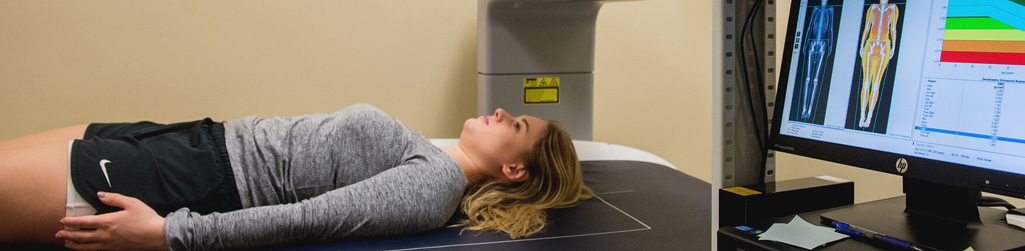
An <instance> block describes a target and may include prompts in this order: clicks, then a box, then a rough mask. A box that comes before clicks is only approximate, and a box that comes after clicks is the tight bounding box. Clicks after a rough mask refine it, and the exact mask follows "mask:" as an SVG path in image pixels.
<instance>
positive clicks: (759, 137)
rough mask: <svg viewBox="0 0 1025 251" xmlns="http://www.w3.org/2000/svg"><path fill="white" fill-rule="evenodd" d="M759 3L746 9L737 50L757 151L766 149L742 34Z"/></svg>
mask: <svg viewBox="0 0 1025 251" xmlns="http://www.w3.org/2000/svg"><path fill="white" fill-rule="evenodd" d="M759 3H760V1H758V0H756V1H755V3H754V4H753V5H752V6H751V8H750V9H748V12H747V17H746V18H745V20H744V25H743V26H742V28H741V30H740V36H739V37H740V50H739V53H738V54H740V68H741V69H742V71H743V74H742V76H743V77H744V88H745V90H746V92H747V96H748V108H750V110H751V117H752V120H753V121H754V125H755V126H754V129H755V135H756V136H757V137H756V138H757V140H758V149H760V150H761V149H766V148H765V143H764V142H763V140H762V132H761V126H760V125H761V123H760V122H758V116H757V113H758V111H757V110H756V109H755V105H754V97H752V95H753V88H751V80H750V78H749V76H748V75H749V71H748V70H747V55H746V54H747V53H746V50H747V46H746V45H745V43H744V33H746V32H747V29H748V28H749V27H748V26H750V25H751V23H752V22H753V21H754V13H755V10H756V9H757V7H758V5H759ZM756 75H757V74H756ZM762 155H763V156H764V155H765V154H764V153H762Z"/></svg>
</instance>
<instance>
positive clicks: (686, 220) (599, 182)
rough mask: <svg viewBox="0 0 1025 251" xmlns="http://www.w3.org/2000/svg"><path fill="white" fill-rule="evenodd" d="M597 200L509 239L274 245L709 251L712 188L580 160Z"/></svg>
mask: <svg viewBox="0 0 1025 251" xmlns="http://www.w3.org/2000/svg"><path fill="white" fill-rule="evenodd" d="M582 165H583V171H584V182H585V183H586V184H587V185H588V186H590V187H591V188H592V189H593V190H594V191H595V194H596V196H595V197H594V198H592V199H590V200H586V201H581V202H580V203H579V204H578V205H577V206H576V207H574V208H567V209H555V210H549V211H548V221H549V224H548V227H547V228H546V229H545V230H544V231H543V232H541V233H538V234H535V235H533V236H531V237H529V238H522V239H516V240H511V239H509V237H508V236H507V235H504V234H498V233H494V232H487V233H480V232H471V231H465V232H463V233H462V234H461V235H460V234H459V230H460V229H459V228H443V229H438V230H435V231H430V232H426V233H421V234H416V235H409V236H391V237H382V238H375V239H359V240H345V241H337V242H330V243H314V244H310V243H307V244H304V245H301V246H286V247H277V248H276V249H283V250H485V249H486V250H709V249H711V240H712V237H711V225H712V223H711V219H710V218H709V217H710V216H711V185H710V184H708V183H707V182H704V181H702V180H700V179H697V178H694V177H691V176H688V175H686V174H683V173H681V172H679V171H676V170H673V169H672V168H669V167H666V166H662V165H658V164H652V163H647V162H637V161H584V162H582Z"/></svg>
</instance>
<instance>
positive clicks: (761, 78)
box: [747, 1, 769, 150]
mask: <svg viewBox="0 0 1025 251" xmlns="http://www.w3.org/2000/svg"><path fill="white" fill-rule="evenodd" d="M762 4H765V2H764V1H756V2H755V5H754V7H753V9H754V10H755V15H754V16H752V19H751V24H752V25H754V20H757V18H755V17H758V10H759V9H761V7H762ZM747 32H748V35H750V36H751V50H752V51H753V52H754V53H753V54H754V56H755V60H754V62H755V71H756V72H757V74H755V78H756V79H757V81H758V82H756V83H755V87H758V101H760V102H761V105H759V106H758V107H759V108H761V110H762V113H761V114H760V115H762V116H764V117H763V118H765V120H763V121H764V122H765V123H762V124H760V125H762V126H764V127H762V129H765V130H764V131H763V132H765V135H761V137H762V139H763V140H766V141H767V139H768V136H769V115H768V114H769V113H768V111H767V108H766V104H767V103H766V97H765V74H764V72H763V70H764V69H762V58H761V54H759V53H758V44H756V42H757V41H758V40H756V39H755V29H753V28H752V29H748V30H747ZM766 147H768V146H766ZM766 150H768V149H766Z"/></svg>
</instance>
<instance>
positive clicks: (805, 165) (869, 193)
mask: <svg viewBox="0 0 1025 251" xmlns="http://www.w3.org/2000/svg"><path fill="white" fill-rule="evenodd" d="M776 2H777V5H776V16H777V18H778V20H780V21H781V22H777V23H776V30H777V32H778V33H779V34H780V37H781V38H782V37H783V35H785V34H786V33H785V32H786V28H787V27H786V26H787V23H786V22H785V21H786V20H789V12H790V9H789V8H790V3H791V1H790V0H778V1H776ZM783 43H784V41H783V39H778V40H776V51H779V52H780V54H782V51H783ZM781 60H783V59H782V57H777V58H776V65H779V62H780V61H781ZM777 156H778V158H777V159H776V168H777V169H776V180H790V179H797V178H804V177H814V176H819V175H830V176H834V177H839V178H844V179H848V180H852V181H854V187H855V192H854V200H855V202H866V201H873V200H879V199H885V198H890V197H894V196H900V195H903V192H902V191H901V184H902V183H901V178H900V176H897V175H891V174H885V173H880V172H876V171H870V170H867V169H862V168H854V167H850V166H846V165H840V164H836V163H832V162H826V161H820V160H816V159H811V158H805V157H802V156H796V155H791V154H785V153H780V154H778V155H777ZM988 195H990V194H988ZM998 197H1003V198H1005V199H1007V200H1009V201H1010V202H1011V203H1012V204H1015V205H1016V206H1017V207H1025V200H1020V199H1014V198H1009V197H1004V196H998Z"/></svg>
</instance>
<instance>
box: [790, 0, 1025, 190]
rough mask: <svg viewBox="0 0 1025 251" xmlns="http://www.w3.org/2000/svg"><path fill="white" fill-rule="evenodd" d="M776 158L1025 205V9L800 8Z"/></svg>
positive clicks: (795, 12) (836, 3)
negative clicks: (793, 157) (788, 156)
mask: <svg viewBox="0 0 1025 251" xmlns="http://www.w3.org/2000/svg"><path fill="white" fill-rule="evenodd" d="M790 15H791V16H790V20H789V26H788V27H789V28H788V31H787V37H786V44H785V46H784V48H785V50H784V53H783V54H782V55H783V58H782V60H783V63H782V65H781V68H780V80H779V86H778V97H777V100H776V102H775V104H777V105H776V108H775V111H774V112H775V113H774V114H775V117H776V119H774V124H773V127H772V130H771V138H772V139H771V143H770V146H771V147H772V148H773V149H775V150H779V151H783V152H790V153H795V154H798V155H805V156H810V157H814V158H818V159H823V160H828V161H833V162H839V163H843V164H848V165H853V166H856V167H861V168H868V169H873V170H877V171H881V172H887V173H893V174H898V175H903V176H905V178H907V177H913V178H917V179H922V180H927V181H932V182H937V183H942V184H949V185H952V186H958V187H963V188H969V189H975V190H981V191H988V192H994V193H1000V194H1005V195H1009V196H1015V197H1018V198H1022V197H1025V192H1023V191H1025V1H1022V0H932V1H908V0H892V1H885V0H882V1H880V0H868V1H850V0H848V1H840V0H794V2H793V3H792V7H791V12H790Z"/></svg>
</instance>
